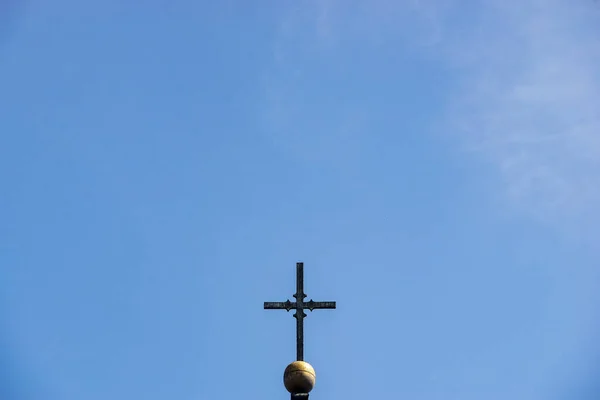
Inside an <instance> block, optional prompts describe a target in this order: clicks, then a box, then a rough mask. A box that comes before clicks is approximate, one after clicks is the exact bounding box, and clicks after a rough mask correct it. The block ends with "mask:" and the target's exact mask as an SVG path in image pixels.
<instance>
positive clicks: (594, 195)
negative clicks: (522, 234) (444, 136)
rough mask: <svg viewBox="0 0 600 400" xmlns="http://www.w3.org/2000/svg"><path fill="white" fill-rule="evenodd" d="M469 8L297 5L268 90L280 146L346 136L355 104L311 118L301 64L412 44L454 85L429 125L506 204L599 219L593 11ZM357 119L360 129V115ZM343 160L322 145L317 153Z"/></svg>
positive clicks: (598, 81) (495, 1)
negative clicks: (281, 135)
mask: <svg viewBox="0 0 600 400" xmlns="http://www.w3.org/2000/svg"><path fill="white" fill-rule="evenodd" d="M468 3H471V4H468ZM468 3H465V2H462V1H457V0H455V1H452V0H445V1H439V0H413V1H411V2H397V1H391V0H389V1H387V0H374V1H368V2H367V1H355V2H340V1H334V0H330V1H319V2H303V3H302V7H300V6H298V7H295V8H294V9H293V10H291V11H290V14H289V16H288V18H286V20H285V22H284V23H283V25H282V30H281V35H280V37H279V41H278V47H277V50H276V60H278V62H280V65H281V66H283V65H285V66H288V67H289V65H292V64H295V65H298V69H297V70H295V71H287V70H286V71H285V73H284V76H281V75H280V76H279V77H275V81H271V83H272V84H271V85H269V88H270V94H271V98H270V104H271V107H270V110H271V113H272V114H271V117H272V118H271V122H275V123H276V126H277V128H278V130H279V131H282V132H283V131H285V132H286V133H285V135H287V136H288V137H286V138H285V140H284V142H287V143H290V142H289V141H288V139H290V136H291V137H292V139H293V138H294V135H296V136H295V137H296V139H297V142H298V143H304V144H305V145H306V146H307V147H310V148H313V147H314V146H313V144H315V143H314V142H313V143H308V142H307V141H306V140H305V139H306V138H305V137H304V136H303V135H307V133H306V132H307V130H310V129H319V131H320V132H321V133H322V134H324V135H328V134H329V133H327V132H337V135H338V136H337V137H343V135H344V133H341V132H343V130H340V128H339V127H340V126H344V120H345V116H348V115H353V113H355V112H356V110H357V109H361V107H360V104H359V103H354V104H352V107H349V108H346V109H344V108H343V107H341V108H340V106H339V105H337V106H336V107H335V109H336V110H337V114H336V113H334V114H327V112H326V110H325V109H320V108H313V109H308V108H310V107H308V108H307V107H306V104H314V100H315V98H318V94H314V93H313V94H307V93H304V92H302V80H301V75H302V69H303V66H305V65H314V64H315V63H317V62H318V61H315V60H316V59H319V58H320V59H321V60H325V62H327V60H328V58H327V57H331V60H334V58H333V57H334V56H335V52H336V48H337V47H338V46H337V44H339V43H341V42H345V43H348V42H352V41H356V43H357V44H360V45H368V44H377V43H379V42H380V41H381V40H388V41H391V40H393V42H394V43H396V44H397V45H398V46H406V47H410V48H415V47H420V48H422V49H423V54H427V56H428V58H430V59H435V60H436V61H435V62H439V63H441V64H444V65H445V66H446V67H448V68H452V69H453V71H454V72H455V73H456V77H458V80H459V84H458V85H457V86H455V87H456V88H457V89H456V93H454V94H453V96H451V97H452V99H453V101H452V103H451V104H448V106H447V109H446V110H445V112H444V114H445V115H446V118H443V119H440V120H439V121H438V123H437V124H436V125H437V128H438V129H439V130H441V131H443V132H444V133H448V134H451V135H454V136H455V138H456V139H457V141H458V142H459V143H461V145H463V146H464V148H466V149H469V150H471V153H470V154H474V155H475V156H477V157H480V158H481V159H482V160H484V161H486V162H489V164H490V165H491V167H492V168H493V169H495V170H496V171H497V172H498V174H499V176H501V182H499V185H498V186H497V187H498V188H499V190H500V192H499V193H501V194H502V196H505V198H507V199H509V200H510V201H511V202H512V204H513V205H515V206H517V207H518V208H519V209H521V210H525V211H527V212H528V213H530V214H533V215H535V216H538V217H540V218H544V219H546V220H558V219H567V220H572V221H574V220H577V221H581V218H584V219H585V220H590V219H595V218H597V219H598V220H599V221H600V207H598V206H597V204H599V205H600V3H599V2H597V1H594V0H543V1H542V0H522V1H518V2H511V1H505V0H488V1H479V2H468ZM307 35H308V36H309V38H310V39H309V40H308V41H301V40H299V39H300V37H302V38H303V39H306V37H307ZM398 39H399V40H398ZM295 43H303V44H302V45H301V46H296V45H295ZM432 56H433V57H432ZM279 72H281V70H280V71H279ZM303 96H305V97H303ZM366 106H368V105H366ZM324 107H327V105H324ZM362 110H363V112H364V114H363V118H362V121H363V128H365V129H366V130H368V107H364V108H362ZM365 110H366V111H365ZM309 118H312V119H313V120H315V121H318V124H314V125H313V124H311V123H308V122H307V119H309ZM345 125H346V126H348V124H345ZM301 130H302V132H301ZM294 131H296V133H295V134H294V133H293V132H294ZM347 132H349V131H347ZM347 132H346V135H347V134H348V133H347ZM352 134H353V135H359V134H360V133H359V132H358V130H357V129H354V130H352ZM312 137H313V139H312V140H314V138H315V137H318V135H317V136H315V135H312ZM320 140H324V139H322V137H321V139H320ZM309 142H310V141H309ZM324 142H328V141H327V140H324ZM292 143H293V140H292ZM328 143H338V142H337V140H330V141H329V142H328ZM318 144H322V143H318ZM340 151H341V149H340V148H337V147H336V148H333V147H330V148H326V149H324V154H334V156H335V153H336V152H337V153H339V152H340ZM573 217H576V218H573Z"/></svg>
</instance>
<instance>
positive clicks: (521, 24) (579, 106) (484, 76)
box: [444, 0, 600, 219]
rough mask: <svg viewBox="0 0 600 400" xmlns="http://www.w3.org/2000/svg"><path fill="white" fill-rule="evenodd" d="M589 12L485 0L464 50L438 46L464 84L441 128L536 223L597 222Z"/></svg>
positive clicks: (599, 155) (597, 45) (599, 71)
mask: <svg viewBox="0 0 600 400" xmlns="http://www.w3.org/2000/svg"><path fill="white" fill-rule="evenodd" d="M599 11H600V9H599V8H598V3H595V2H593V1H590V2H589V3H588V4H585V2H577V1H576V2H573V1H568V2H567V1H558V0H557V1H551V0H548V1H544V2H541V1H535V0H528V1H522V2H500V1H493V2H488V5H487V6H485V7H483V8H482V9H481V11H480V13H479V15H477V17H478V22H477V23H475V24H474V25H473V27H472V30H471V32H470V33H471V34H477V37H476V38H475V39H474V40H473V41H472V42H471V43H469V46H468V47H464V46H461V43H460V41H459V40H454V41H453V42H451V43H445V45H444V48H445V51H446V54H450V55H452V57H453V60H454V61H455V62H456V65H460V68H461V69H462V70H463V73H464V74H465V75H466V76H467V78H466V79H465V81H464V86H463V87H462V88H461V89H462V90H463V92H462V93H461V95H460V96H459V97H458V98H457V100H458V101H457V104H458V106H457V107H453V108H451V109H450V110H449V111H450V112H449V113H448V114H449V118H448V120H447V122H449V123H450V125H449V126H450V127H451V128H453V129H456V130H457V131H458V133H459V135H460V138H461V140H464V143H465V144H467V145H468V146H469V147H470V148H471V149H473V150H475V151H476V152H477V153H478V154H479V155H481V156H483V157H484V158H485V159H487V160H489V161H491V162H492V163H493V164H494V165H495V166H496V167H497V168H498V170H499V172H500V173H501V174H502V176H503V180H504V184H505V185H506V186H505V188H506V193H507V194H508V195H509V196H510V198H511V199H512V200H513V201H514V202H515V204H517V205H518V206H519V207H523V208H524V209H527V210H529V211H531V212H533V213H535V214H536V215H537V216H540V217H543V218H550V219H554V218H555V217H564V216H569V218H570V217H572V216H575V215H578V216H582V215H587V216H589V215H590V214H594V216H595V217H598V216H600V208H599V207H596V206H595V205H596V203H597V202H598V201H600V13H599ZM461 57H464V58H465V59H466V60H468V61H466V62H464V63H462V64H461V63H460V59H461ZM599 204H600V203H599ZM597 209H598V210H597Z"/></svg>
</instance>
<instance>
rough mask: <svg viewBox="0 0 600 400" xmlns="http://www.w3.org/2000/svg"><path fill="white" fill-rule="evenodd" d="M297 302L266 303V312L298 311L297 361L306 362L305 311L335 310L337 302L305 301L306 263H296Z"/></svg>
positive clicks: (295, 315) (295, 295) (295, 296)
mask: <svg viewBox="0 0 600 400" xmlns="http://www.w3.org/2000/svg"><path fill="white" fill-rule="evenodd" d="M294 298H295V299H296V301H290V300H289V299H288V300H287V301H283V302H273V301H265V310H286V311H288V312H289V311H290V310H296V312H295V313H294V318H296V360H297V361H304V318H305V317H306V314H305V313H304V310H310V311H311V312H312V311H313V310H317V309H334V308H335V301H314V300H313V299H310V300H309V301H306V302H305V301H304V299H305V298H306V294H304V263H301V262H299V263H296V294H294Z"/></svg>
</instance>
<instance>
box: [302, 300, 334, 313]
mask: <svg viewBox="0 0 600 400" xmlns="http://www.w3.org/2000/svg"><path fill="white" fill-rule="evenodd" d="M303 305H304V307H303V308H305V309H306V308H308V309H309V310H310V311H312V310H316V309H319V308H321V309H334V308H335V301H313V300H312V299H311V300H310V301H307V302H305V303H304V304H303Z"/></svg>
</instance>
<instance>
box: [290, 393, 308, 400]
mask: <svg viewBox="0 0 600 400" xmlns="http://www.w3.org/2000/svg"><path fill="white" fill-rule="evenodd" d="M290 399H291V400H308V393H292V394H291V395H290Z"/></svg>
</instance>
